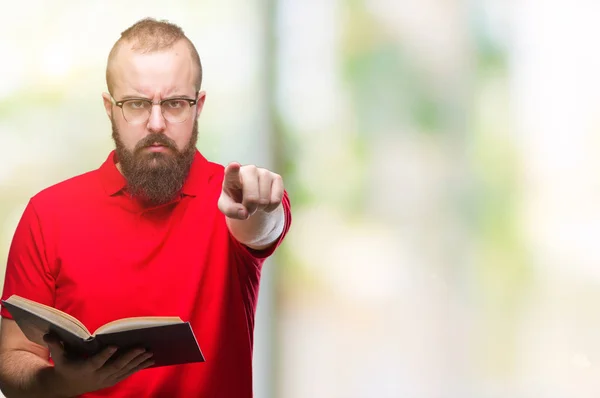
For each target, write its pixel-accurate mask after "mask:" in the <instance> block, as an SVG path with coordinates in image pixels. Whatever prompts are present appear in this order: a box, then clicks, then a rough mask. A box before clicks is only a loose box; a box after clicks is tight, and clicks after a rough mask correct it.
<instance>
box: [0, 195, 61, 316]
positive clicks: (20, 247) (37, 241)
mask: <svg viewBox="0 0 600 398" xmlns="http://www.w3.org/2000/svg"><path fill="white" fill-rule="evenodd" d="M54 293H55V277H54V276H53V275H52V273H51V272H50V267H49V264H48V261H47V258H46V246H45V240H44V234H43V230H42V225H41V222H40V219H39V216H38V214H37V212H36V210H35V208H34V206H33V203H32V201H29V203H28V204H27V207H26V208H25V211H24V212H23V215H22V216H21V219H20V221H19V223H18V225H17V229H16V230H15V234H14V236H13V240H12V243H11V246H10V249H9V252H8V262H7V264H6V274H5V278H4V289H3V292H2V300H6V299H7V298H9V297H10V296H11V295H13V294H17V295H19V296H21V297H25V298H28V299H30V300H34V301H37V302H39V303H42V304H45V305H48V306H53V305H54ZM0 315H1V316H2V317H5V318H9V319H12V316H11V315H10V313H9V312H8V310H7V309H6V308H4V306H3V307H2V309H1V310H0Z"/></svg>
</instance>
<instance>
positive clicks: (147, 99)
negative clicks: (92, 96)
mask: <svg viewBox="0 0 600 398" xmlns="http://www.w3.org/2000/svg"><path fill="white" fill-rule="evenodd" d="M132 99H135V100H145V101H150V102H152V99H150V98H148V97H142V96H139V95H124V96H123V97H121V99H120V100H119V101H128V100H132ZM171 99H195V98H194V97H193V96H192V97H189V96H187V95H183V94H180V95H173V96H169V97H166V98H163V99H162V101H165V100H171Z"/></svg>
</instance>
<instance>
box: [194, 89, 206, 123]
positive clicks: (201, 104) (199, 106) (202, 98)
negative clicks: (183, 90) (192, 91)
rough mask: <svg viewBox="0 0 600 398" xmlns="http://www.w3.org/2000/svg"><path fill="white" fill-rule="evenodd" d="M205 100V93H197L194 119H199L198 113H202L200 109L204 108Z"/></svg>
mask: <svg viewBox="0 0 600 398" xmlns="http://www.w3.org/2000/svg"><path fill="white" fill-rule="evenodd" d="M205 100H206V91H200V92H199V93H198V98H197V101H198V102H196V119H198V118H199V117H200V113H202V108H204V101H205Z"/></svg>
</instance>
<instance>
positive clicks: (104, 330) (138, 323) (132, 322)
mask: <svg viewBox="0 0 600 398" xmlns="http://www.w3.org/2000/svg"><path fill="white" fill-rule="evenodd" d="M177 323H183V321H182V320H181V318H179V317H176V316H175V317H160V316H148V317H133V318H123V319H118V320H116V321H112V322H109V323H107V324H105V325H103V326H100V327H99V328H98V329H97V330H96V332H94V335H95V336H96V335H99V334H108V333H116V332H124V331H126V330H136V329H145V328H150V327H155V326H165V325H173V324H177Z"/></svg>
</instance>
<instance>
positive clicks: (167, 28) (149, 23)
mask: <svg viewBox="0 0 600 398" xmlns="http://www.w3.org/2000/svg"><path fill="white" fill-rule="evenodd" d="M179 40H185V41H186V43H187V44H188V47H189V48H190V54H191V56H192V60H193V62H194V63H195V64H196V66H197V67H198V72H197V76H196V82H195V87H196V91H200V86H201V85H202V63H201V62H200V56H199V55H198V51H196V47H195V46H194V44H193V43H192V41H191V40H190V39H188V37H187V36H186V35H185V34H184V33H183V29H181V28H180V27H179V26H177V25H175V24H174V23H171V22H168V21H166V20H160V21H158V20H156V19H154V18H144V19H142V20H140V21H138V22H136V23H135V24H133V25H131V26H130V27H129V28H127V29H126V30H124V31H123V32H122V33H121V37H120V38H119V40H117V41H116V43H115V44H114V45H113V47H112V49H111V50H110V53H109V55H108V62H107V65H106V85H107V86H108V91H109V92H110V93H111V94H112V89H113V81H112V76H111V74H112V73H111V64H112V63H113V61H114V58H115V55H116V54H117V51H118V50H119V47H120V45H121V44H122V43H123V42H131V43H133V46H132V47H131V48H132V50H134V51H137V52H141V53H149V52H153V51H160V50H164V49H167V48H170V47H172V46H173V45H174V44H175V43H176V42H178V41H179Z"/></svg>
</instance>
